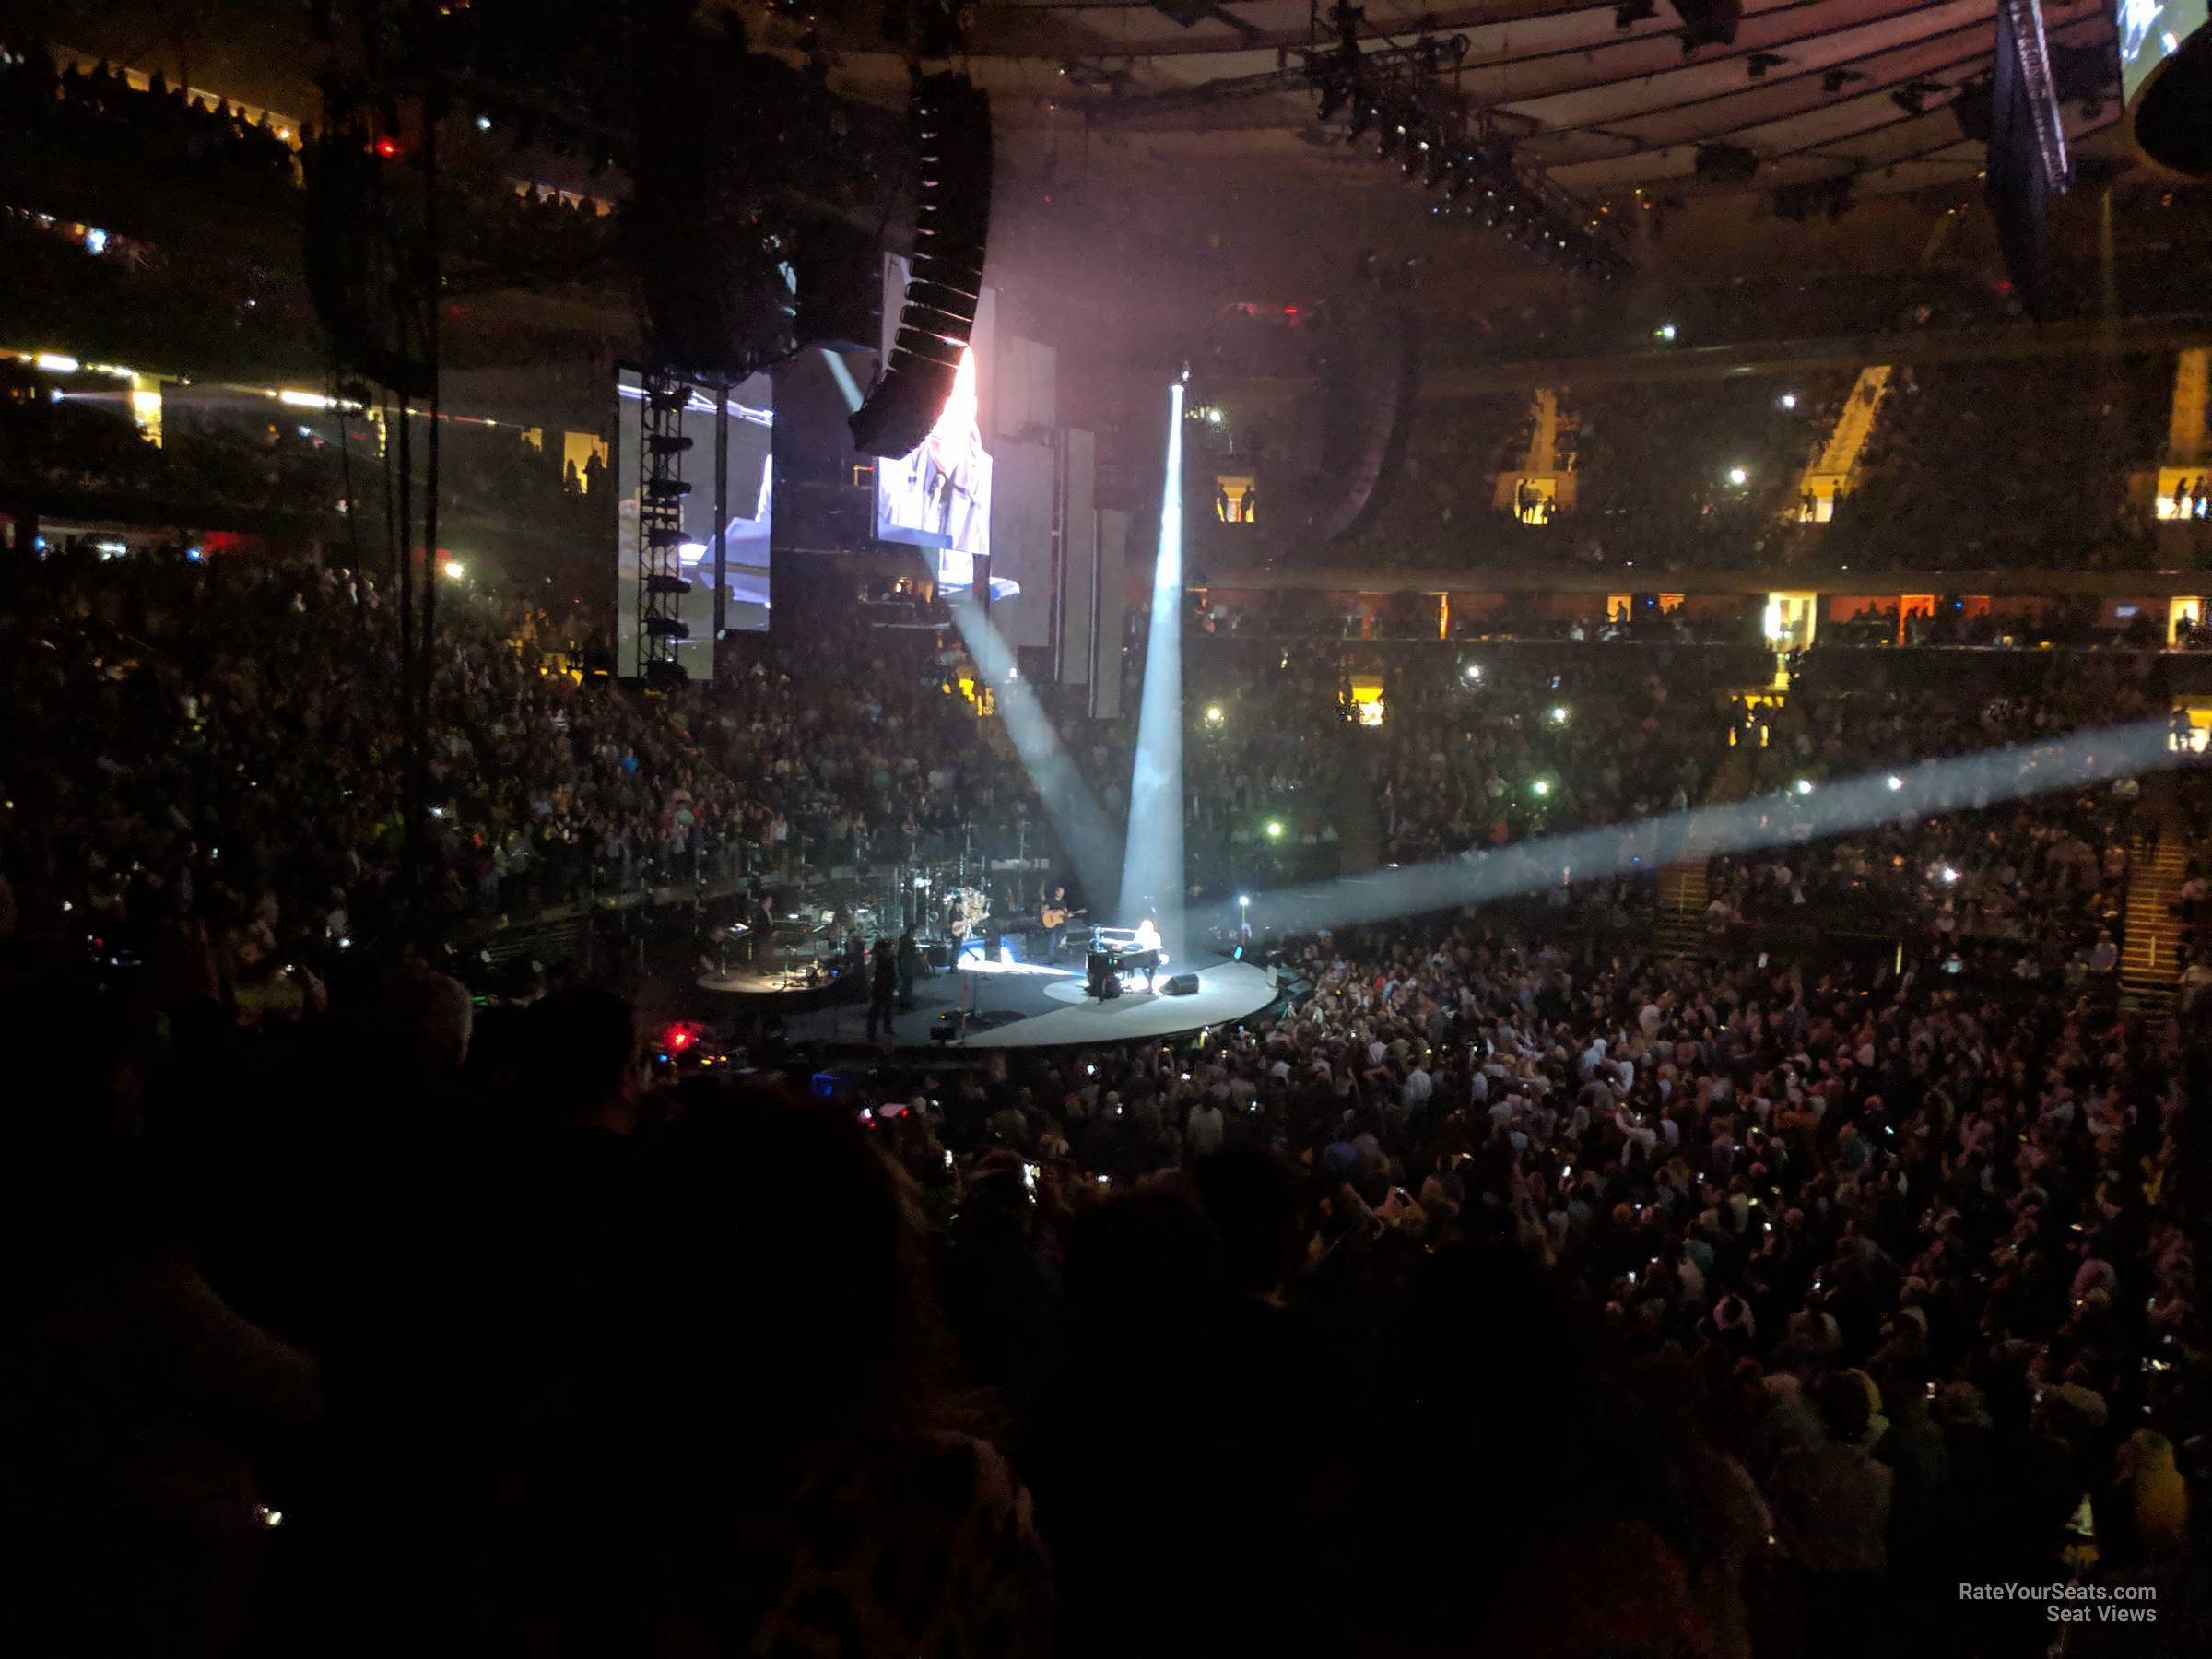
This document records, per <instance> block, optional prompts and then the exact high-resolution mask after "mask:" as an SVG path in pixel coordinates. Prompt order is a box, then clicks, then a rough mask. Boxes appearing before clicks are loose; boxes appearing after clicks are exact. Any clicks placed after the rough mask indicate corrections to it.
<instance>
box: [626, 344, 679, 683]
mask: <svg viewBox="0 0 2212 1659" xmlns="http://www.w3.org/2000/svg"><path fill="white" fill-rule="evenodd" d="M690 401H691V389H690V387H688V386H687V385H685V384H684V383H683V382H680V381H677V380H676V379H674V378H672V377H670V376H668V375H666V374H659V373H656V374H649V375H647V376H646V377H645V406H644V408H643V410H642V411H641V426H640V435H641V441H640V442H639V444H638V674H639V677H641V679H642V680H643V681H644V682H645V684H646V685H648V686H654V687H667V686H680V685H682V684H683V683H684V681H685V679H686V678H687V677H688V676H687V675H686V674H685V672H684V665H683V664H682V662H681V661H679V660H678V658H677V645H679V644H680V643H681V642H682V641H685V640H687V639H688V638H690V636H691V629H690V626H689V624H688V623H687V622H685V620H684V618H683V596H684V595H685V594H688V593H689V592H690V591H691V583H690V582H689V581H688V579H687V578H686V577H685V575H684V563H683V553H682V548H683V546H684V544H685V542H686V541H688V539H689V537H688V535H686V534H685V531H684V498H685V497H686V496H688V495H689V494H690V493H691V486H690V485H688V484H687V483H685V482H684V453H685V452H686V451H688V449H690V447H691V440H690V439H688V438H687V437H685V436H684V409H685V406H687V405H688V404H689V402H690Z"/></svg>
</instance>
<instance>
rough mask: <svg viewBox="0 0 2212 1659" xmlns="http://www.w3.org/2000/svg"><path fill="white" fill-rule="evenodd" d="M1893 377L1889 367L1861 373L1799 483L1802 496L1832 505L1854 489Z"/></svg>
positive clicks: (1882, 365) (1881, 365) (1884, 365)
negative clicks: (1861, 458)
mask: <svg viewBox="0 0 2212 1659" xmlns="http://www.w3.org/2000/svg"><path fill="white" fill-rule="evenodd" d="M1890 373H1891V371H1890V368H1889V366H1888V364H1887V363H1883V364H1877V365H1876V366H1875V367H1873V368H1869V369H1862V370H1860V371H1859V378H1858V381H1857V382H1856V383H1854V384H1853V387H1852V389H1851V395H1850V396H1849V397H1848V398H1846V399H1844V401H1843V409H1842V412H1841V414H1839V415H1838V416H1837V417H1836V424H1835V425H1834V427H1833V428H1831V429H1830V431H1829V434H1828V441H1827V442H1826V443H1824V444H1822V445H1821V446H1820V453H1819V454H1818V455H1817V456H1815V457H1814V458H1813V460H1812V462H1811V463H1810V464H1809V465H1807V466H1806V469H1805V473H1804V475H1803V477H1800V478H1799V479H1798V481H1797V489H1798V493H1799V495H1800V496H1809V497H1813V498H1815V499H1816V500H1820V501H1822V502H1828V501H1832V500H1834V499H1835V497H1836V493H1837V491H1838V490H1839V489H1846V488H1849V487H1850V483H1851V475H1852V471H1853V468H1855V467H1856V466H1857V465H1858V464H1859V456H1860V455H1861V454H1862V453H1865V448H1866V441H1867V440H1868V439H1869V438H1871V437H1872V436H1873V435H1874V423H1875V420H1876V418H1877V416H1879V415H1880V413H1881V408H1882V399H1883V398H1884V397H1885V396H1886V395H1887V394H1888V391H1889V376H1890Z"/></svg>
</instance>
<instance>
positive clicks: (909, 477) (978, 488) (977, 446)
mask: <svg viewBox="0 0 2212 1659" xmlns="http://www.w3.org/2000/svg"><path fill="white" fill-rule="evenodd" d="M975 376H976V369H975V354H974V352H973V351H968V352H965V353H963V354H962V355H961V358H960V367H959V371H958V373H956V374H955V376H954V377H953V382H952V395H951V396H950V397H948V398H947V400H946V403H945V410H944V413H943V414H941V415H939V416H938V417H937V423H936V425H935V426H934V427H932V428H931V429H930V433H929V436H928V437H927V438H926V439H924V441H923V442H922V444H921V447H920V448H918V449H916V450H915V451H914V453H912V454H911V455H909V456H908V457H907V458H906V459H905V461H903V462H901V463H899V464H898V465H897V468H896V470H895V471H893V472H891V473H890V474H889V476H888V477H887V478H886V480H885V490H884V501H883V511H882V523H881V524H879V526H878V533H879V534H881V533H884V532H887V531H891V530H912V531H919V532H921V533H922V535H923V536H924V537H925V538H926V543H925V545H927V546H931V547H943V548H944V549H945V551H946V552H947V554H952V555H958V556H962V557H959V558H958V559H943V560H940V561H939V563H940V569H939V580H940V581H942V582H947V584H949V585H951V586H954V587H963V586H966V585H968V584H969V583H970V582H972V581H973V576H972V573H971V572H972V562H971V561H972V560H974V559H978V558H981V557H982V555H984V554H986V553H988V552H990V550H991V457H990V455H989V454H988V453H985V452H984V449H983V431H982V417H981V414H980V412H979V409H978V406H977V399H976V382H975ZM892 539H898V538H897V537H896V536H894V537H893V538H892ZM964 572H968V573H965V574H964Z"/></svg>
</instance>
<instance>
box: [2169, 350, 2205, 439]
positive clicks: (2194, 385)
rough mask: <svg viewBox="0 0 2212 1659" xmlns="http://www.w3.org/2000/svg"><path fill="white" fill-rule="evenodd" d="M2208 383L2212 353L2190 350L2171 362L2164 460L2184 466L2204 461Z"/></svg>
mask: <svg viewBox="0 0 2212 1659" xmlns="http://www.w3.org/2000/svg"><path fill="white" fill-rule="evenodd" d="M2208 380H2212V349H2207V348H2206V347H2202V346H2192V347H2190V348H2189V349H2188V350H2186V351H2184V352H2183V353H2182V354H2181V355H2180V356H2179V357H2178V358H2176V359H2175V360H2174V365H2173V405H2172V407H2171V410H2170V411H2169V413H2168V415H2167V418H2166V459H2167V460H2168V461H2169V462H2177V463H2182V464H2188V463H2191V462H2196V461H2202V460H2203V459H2204V457H2205V399H2206V382H2207V381H2208Z"/></svg>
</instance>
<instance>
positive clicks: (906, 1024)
mask: <svg viewBox="0 0 2212 1659" xmlns="http://www.w3.org/2000/svg"><path fill="white" fill-rule="evenodd" d="M1182 971H1185V972H1187V971H1190V965H1189V964H1184V965H1183V966H1182ZM1167 977H1168V976H1167V975H1166V974H1165V973H1163V974H1161V975H1160V976H1159V983H1161V984H1165V983H1166V982H1167ZM733 978H735V976H733ZM715 979H716V976H714V975H711V974H702V975H700V978H699V980H698V981H697V984H698V988H699V990H700V993H701V994H705V995H706V996H707V999H708V1000H709V1002H710V1003H716V1004H724V1005H725V1006H726V1004H727V1002H728V1001H729V1000H730V998H731V996H732V994H735V997H736V999H737V1000H739V1001H741V1002H742V1004H743V1007H744V1011H745V1012H746V1013H747V1014H754V1015H760V1014H768V1013H771V1012H772V1013H775V1014H777V1015H779V1016H781V1017H782V1021H783V1026H784V1030H785V1033H786V1035H787V1037H788V1038H789V1040H790V1041H794V1042H822V1043H829V1044H832V1045H836V1046H848V1047H853V1048H865V1047H871V1046H880V1045H879V1044H878V1045H871V1044H869V1043H868V1041H867V1003H866V999H865V995H863V994H861V992H860V988H859V987H858V986H857V985H854V986H853V987H851V988H850V989H849V990H846V991H843V992H842V994H840V995H838V996H837V997H836V998H835V999H834V1000H831V999H830V998H829V997H827V996H825V995H824V994H821V993H815V994H806V993H788V994H781V995H762V994H746V992H745V991H739V989H738V987H737V986H736V985H735V984H734V983H729V982H724V983H722V984H717V983H715V982H714V981H715ZM746 990H747V991H750V990H751V986H750V985H747V987H746ZM1275 995H1276V983H1275V973H1274V971H1273V970H1271V969H1265V968H1257V967H1254V966H1253V964H1251V963H1249V962H1232V961H1224V960H1221V959H1218V958H1217V959H1214V960H1212V961H1211V962H1210V963H1208V964H1207V965H1206V966H1204V967H1201V968H1199V970H1198V990H1197V992H1196V994H1194V995H1191V996H1166V995H1160V994H1148V993H1147V992H1145V991H1144V990H1142V989H1141V988H1140V989H1138V990H1136V991H1134V992H1126V993H1124V994H1122V995H1121V996H1118V997H1116V998H1114V999H1113V1000H1112V1001H1111V1002H1104V1003H1100V1002H1095V1001H1092V1000H1090V999H1089V998H1088V997H1086V996H1085V995H1084V994H1083V976H1082V973H1081V972H1080V971H1078V970H1077V969H1074V968H1058V967H1051V966H1047V965H1044V964H1041V963H1005V964H993V965H991V966H989V967H984V966H982V965H979V964H976V963H972V962H971V963H970V964H968V965H966V966H964V967H962V968H960V969H959V970H958V971H947V972H943V973H939V974H936V975H935V976H934V977H932V978H930V979H926V980H924V981H923V982H921V983H920V984H918V985H916V986H915V987H914V1006H913V1007H912V1008H911V1009H909V1010H907V1011H905V1012H902V1013H901V1014H900V1016H899V1017H898V1019H897V1021H896V1022H895V1023H894V1025H893V1027H892V1031H891V1046H892V1047H894V1048H898V1049H908V1050H915V1049H921V1050H931V1051H935V1052H936V1053H944V1052H946V1051H947V1050H954V1051H958V1050H960V1049H984V1048H1002V1049H1004V1048H1080V1047H1087V1046H1100V1045H1104V1044H1109V1043H1120V1042H1141V1041H1153V1040H1157V1039H1159V1038H1165V1037H1180V1036H1182V1035H1184V1034H1186V1033H1188V1032H1191V1031H1195V1030H1199V1029H1200V1028H1201V1027H1204V1026H1218V1025H1225V1024H1230V1023H1233V1022H1234V1021H1236V1020H1240V1019H1245V1018H1250V1017H1251V1016H1253V1015H1254V1014H1257V1013H1258V1012H1259V1011H1260V1010H1261V1009H1263V1008H1265V1006H1267V1005H1268V1004H1269V1003H1271V1002H1273V1001H1274V1000H1275ZM947 1014H954V1015H964V1016H965V1019H964V1021H963V1024H964V1028H965V1029H964V1030H963V1031H962V1032H961V1034H959V1035H957V1036H955V1037H954V1038H953V1039H952V1040H951V1041H949V1042H945V1043H939V1042H937V1041H935V1037H934V1035H933V1033H934V1032H935V1028H936V1024H937V1020H938V1018H939V1017H940V1016H942V1015H947Z"/></svg>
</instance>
